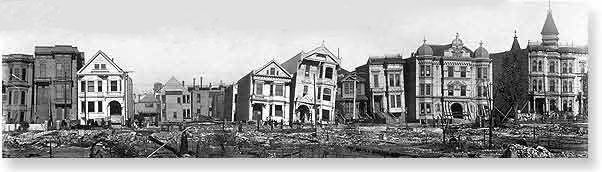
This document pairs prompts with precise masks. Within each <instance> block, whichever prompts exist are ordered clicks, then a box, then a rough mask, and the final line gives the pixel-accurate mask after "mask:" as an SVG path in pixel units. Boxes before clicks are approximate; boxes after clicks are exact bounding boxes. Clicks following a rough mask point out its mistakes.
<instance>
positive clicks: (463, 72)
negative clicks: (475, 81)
mask: <svg viewBox="0 0 602 172" xmlns="http://www.w3.org/2000/svg"><path fill="white" fill-rule="evenodd" d="M460 77H462V78H466V67H465V66H462V67H460Z"/></svg>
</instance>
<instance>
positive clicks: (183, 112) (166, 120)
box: [157, 77, 193, 124]
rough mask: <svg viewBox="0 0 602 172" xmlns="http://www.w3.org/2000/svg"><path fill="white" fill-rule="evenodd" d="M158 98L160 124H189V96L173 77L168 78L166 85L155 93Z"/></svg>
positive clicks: (190, 112) (180, 83)
mask: <svg viewBox="0 0 602 172" xmlns="http://www.w3.org/2000/svg"><path fill="white" fill-rule="evenodd" d="M157 94H158V95H159V96H158V97H160V102H161V103H160V109H161V115H160V116H159V122H160V124H176V123H182V122H190V121H193V119H192V109H191V102H192V98H191V94H190V91H188V89H187V88H186V87H185V86H184V81H182V82H180V81H178V80H177V79H176V78H175V77H171V78H169V80H168V81H167V83H165V84H164V85H163V87H162V88H161V89H160V90H159V91H158V93H157Z"/></svg>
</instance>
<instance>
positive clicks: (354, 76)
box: [340, 71, 366, 82]
mask: <svg viewBox="0 0 602 172" xmlns="http://www.w3.org/2000/svg"><path fill="white" fill-rule="evenodd" d="M347 80H351V81H353V80H357V81H359V82H365V81H366V79H364V78H363V77H361V76H359V75H357V73H356V72H355V71H353V72H349V73H347V74H345V76H343V78H341V79H340V81H347Z"/></svg>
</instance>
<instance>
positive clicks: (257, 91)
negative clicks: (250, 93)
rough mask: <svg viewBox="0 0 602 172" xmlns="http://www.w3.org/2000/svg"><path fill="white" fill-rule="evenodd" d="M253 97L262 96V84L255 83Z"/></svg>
mask: <svg viewBox="0 0 602 172" xmlns="http://www.w3.org/2000/svg"><path fill="white" fill-rule="evenodd" d="M255 95H263V83H260V82H258V83H255Z"/></svg>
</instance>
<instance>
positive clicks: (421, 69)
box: [420, 65, 426, 76]
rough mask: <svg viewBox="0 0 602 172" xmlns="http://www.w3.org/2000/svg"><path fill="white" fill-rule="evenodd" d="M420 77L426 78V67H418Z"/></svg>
mask: <svg viewBox="0 0 602 172" xmlns="http://www.w3.org/2000/svg"><path fill="white" fill-rule="evenodd" d="M420 76H426V66H425V65H420Z"/></svg>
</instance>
